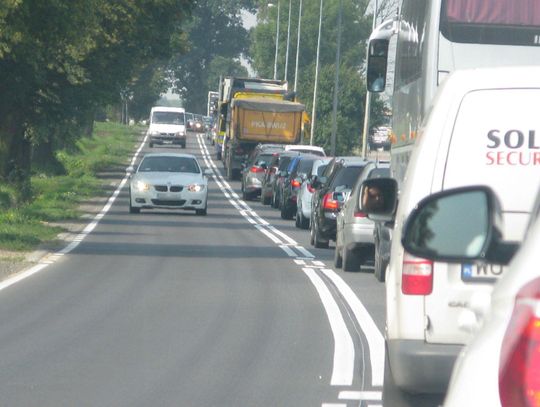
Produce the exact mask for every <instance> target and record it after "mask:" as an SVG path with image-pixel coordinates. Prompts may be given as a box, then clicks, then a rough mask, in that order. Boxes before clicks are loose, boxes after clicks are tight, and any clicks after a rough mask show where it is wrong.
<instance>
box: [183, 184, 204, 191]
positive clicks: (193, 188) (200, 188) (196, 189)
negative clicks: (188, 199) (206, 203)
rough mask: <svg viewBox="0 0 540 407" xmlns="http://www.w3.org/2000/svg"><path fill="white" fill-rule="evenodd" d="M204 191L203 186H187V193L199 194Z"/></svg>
mask: <svg viewBox="0 0 540 407" xmlns="http://www.w3.org/2000/svg"><path fill="white" fill-rule="evenodd" d="M203 189H204V185H203V184H191V185H188V186H187V190H188V191H189V192H201V191H202V190H203Z"/></svg>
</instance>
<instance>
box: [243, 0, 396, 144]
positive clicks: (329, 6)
mask: <svg viewBox="0 0 540 407" xmlns="http://www.w3.org/2000/svg"><path fill="white" fill-rule="evenodd" d="M388 1H390V0H388ZM319 4H320V3H319V1H309V2H308V1H304V2H303V10H302V26H301V27H302V32H301V42H300V57H299V78H298V83H299V87H298V92H297V93H298V97H299V99H300V101H302V102H304V103H305V105H306V108H307V111H308V113H310V114H311V108H312V106H313V87H314V77H315V62H316V55H317V37H318V28H319ZM339 4H340V2H339V0H324V7H323V18H322V35H321V50H320V74H319V75H320V76H319V85H318V86H319V91H318V98H317V123H316V127H315V142H316V143H317V144H318V145H321V146H324V147H325V148H326V149H328V150H329V147H330V135H331V132H332V120H331V113H332V100H333V90H334V76H335V70H336V42H337V36H338V27H337V24H336V21H337V16H338V12H339ZM342 4H343V14H342V16H343V19H342V27H343V28H342V40H341V41H342V42H341V49H342V55H341V60H340V67H339V69H340V86H339V92H338V99H339V109H338V115H337V128H338V131H337V143H336V153H337V154H353V151H354V149H355V148H357V147H359V144H360V135H361V133H362V126H363V118H364V104H365V100H366V87H365V78H364V76H363V75H362V73H363V66H364V64H365V54H366V51H365V50H366V42H367V39H368V37H369V35H370V33H371V27H372V16H371V15H370V14H369V11H370V10H369V1H367V0H350V1H343V2H342ZM280 6H281V7H280V9H281V15H280V35H279V38H280V43H279V55H278V78H283V77H284V66H285V50H286V40H287V17H288V2H287V1H283V0H281V4H280ZM298 6H299V2H298V1H297V0H295V1H293V2H292V7H293V9H292V10H291V11H292V16H294V18H293V19H292V29H291V40H290V48H289V71H288V73H287V77H288V78H289V81H294V68H295V67H294V62H293V63H291V61H294V58H292V57H291V56H292V55H294V56H296V43H297V30H296V27H297V19H298ZM276 11H277V8H275V7H272V8H268V6H267V3H266V2H264V1H262V0H261V1H260V2H259V13H258V25H257V26H256V27H255V28H254V29H253V31H252V33H251V45H250V57H251V59H252V63H253V66H254V68H255V70H256V71H257V72H258V73H259V74H260V75H261V76H264V77H272V75H273V66H274V56H275V54H274V50H275V48H274V47H273V46H269V44H275V31H276V19H277V13H276ZM283 21H284V22H285V23H284V24H282V23H281V22H283ZM372 109H373V111H372V119H375V120H377V118H378V116H379V115H382V104H381V102H379V101H376V102H374V103H373V104H372Z"/></svg>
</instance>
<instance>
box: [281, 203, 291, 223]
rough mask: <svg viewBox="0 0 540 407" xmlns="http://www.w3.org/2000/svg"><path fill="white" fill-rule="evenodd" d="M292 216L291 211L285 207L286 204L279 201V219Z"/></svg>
mask: <svg viewBox="0 0 540 407" xmlns="http://www.w3.org/2000/svg"><path fill="white" fill-rule="evenodd" d="M292 218H293V213H292V211H291V210H290V209H289V208H287V205H285V203H284V202H282V203H281V219H287V220H289V219H292Z"/></svg>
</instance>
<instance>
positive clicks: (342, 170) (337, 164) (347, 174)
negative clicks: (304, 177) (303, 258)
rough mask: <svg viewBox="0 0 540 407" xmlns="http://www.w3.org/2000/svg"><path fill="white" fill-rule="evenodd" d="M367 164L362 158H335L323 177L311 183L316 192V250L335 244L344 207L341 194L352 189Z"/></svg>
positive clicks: (313, 236) (313, 234)
mask: <svg viewBox="0 0 540 407" xmlns="http://www.w3.org/2000/svg"><path fill="white" fill-rule="evenodd" d="M368 162H369V161H366V160H364V159H363V158H360V157H336V158H334V159H333V160H332V161H331V162H330V163H329V164H328V166H327V167H326V169H325V171H324V172H323V175H322V176H321V177H317V178H316V179H314V180H313V181H312V183H311V185H312V186H313V188H315V192H314V193H313V198H312V201H311V221H310V226H311V244H312V245H313V246H315V247H328V245H329V242H330V240H336V218H337V213H338V212H339V210H340V209H341V206H342V205H343V201H340V197H342V194H341V193H340V191H342V190H346V189H349V190H350V189H352V187H353V186H354V184H355V182H356V180H357V179H358V177H359V176H360V174H361V173H362V171H363V169H364V167H365V166H366V165H367V163H368ZM336 192H337V193H336Z"/></svg>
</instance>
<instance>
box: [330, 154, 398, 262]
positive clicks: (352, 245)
mask: <svg viewBox="0 0 540 407" xmlns="http://www.w3.org/2000/svg"><path fill="white" fill-rule="evenodd" d="M389 176H390V164H389V163H387V162H385V163H376V162H371V163H368V164H367V165H366V167H365V168H364V170H363V171H362V173H361V174H360V177H358V180H357V181H356V184H355V185H354V187H353V189H352V191H342V192H341V193H342V194H343V199H346V202H345V204H344V205H343V208H342V209H341V211H340V212H339V213H338V216H337V219H336V228H337V229H336V248H335V252H334V265H335V266H336V267H343V271H358V270H359V269H360V267H361V266H363V265H364V264H365V263H366V261H367V260H369V259H372V258H373V253H374V238H373V230H374V228H375V224H374V223H373V221H372V220H370V219H368V218H367V215H366V214H365V213H364V212H362V211H360V210H359V209H358V199H359V193H360V185H361V184H362V182H364V181H365V180H366V179H368V178H387V177H389Z"/></svg>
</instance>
